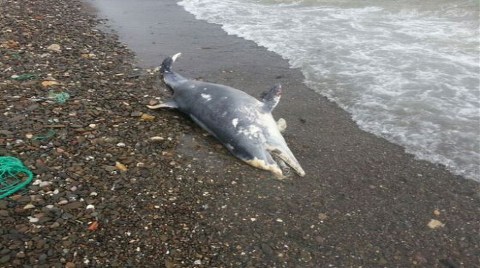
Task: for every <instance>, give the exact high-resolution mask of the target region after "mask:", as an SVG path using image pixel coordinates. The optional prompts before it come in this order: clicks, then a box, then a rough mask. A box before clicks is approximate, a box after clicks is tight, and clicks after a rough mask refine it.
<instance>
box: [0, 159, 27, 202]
mask: <svg viewBox="0 0 480 268" xmlns="http://www.w3.org/2000/svg"><path fill="white" fill-rule="evenodd" d="M22 174H23V176H22ZM25 175H26V176H28V178H27V179H26V180H22V178H23V177H24V176H25ZM32 179H33V173H32V172H31V171H30V170H29V169H28V168H27V167H25V166H24V165H23V163H22V161H20V160H18V159H17V158H15V157H11V156H0V199H3V198H5V197H7V196H9V195H11V194H13V193H15V192H17V191H18V190H20V189H23V188H24V187H25V186H27V185H28V184H29V183H30V182H31V181H32Z"/></svg>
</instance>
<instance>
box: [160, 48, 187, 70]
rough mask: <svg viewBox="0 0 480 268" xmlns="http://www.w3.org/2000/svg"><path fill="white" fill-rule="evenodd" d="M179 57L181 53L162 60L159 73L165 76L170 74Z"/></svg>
mask: <svg viewBox="0 0 480 268" xmlns="http://www.w3.org/2000/svg"><path fill="white" fill-rule="evenodd" d="M180 55H182V53H177V54H175V55H173V56H171V57H168V58H166V59H164V60H163V62H162V66H160V73H161V74H165V73H170V72H172V64H173V63H174V62H175V60H176V59H177V58H178V57H180Z"/></svg>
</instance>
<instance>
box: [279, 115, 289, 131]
mask: <svg viewBox="0 0 480 268" xmlns="http://www.w3.org/2000/svg"><path fill="white" fill-rule="evenodd" d="M277 128H278V131H280V133H283V132H284V131H285V129H287V121H285V119H283V118H280V119H278V120H277Z"/></svg>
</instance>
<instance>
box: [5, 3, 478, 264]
mask: <svg viewBox="0 0 480 268" xmlns="http://www.w3.org/2000/svg"><path fill="white" fill-rule="evenodd" d="M10 2H12V1H8V0H7V1H6V2H5V3H10ZM39 2H41V3H43V5H42V7H43V6H45V7H52V9H50V10H56V9H55V8H53V7H58V6H63V7H64V9H65V10H62V12H64V13H63V14H61V15H62V16H53V18H52V17H49V16H48V15H49V13H50V12H52V11H49V9H48V8H40V6H37V5H35V4H30V6H29V7H28V8H27V10H29V11H30V10H32V11H35V12H36V13H35V14H38V16H42V19H41V20H40V19H35V20H38V21H39V23H38V24H37V26H36V27H39V29H40V33H48V32H49V31H51V30H50V29H49V28H48V27H46V25H48V24H46V23H44V22H45V21H44V20H46V21H48V20H52V21H51V23H52V22H53V23H55V25H57V27H59V29H60V28H62V33H61V34H58V36H62V37H63V38H60V39H53V40H50V41H52V42H54V41H56V42H63V43H62V44H61V45H62V47H63V46H70V47H72V49H71V50H69V51H70V52H68V51H65V52H64V51H62V52H60V53H56V54H55V53H54V52H52V53H51V55H53V57H52V56H49V57H50V58H49V59H50V61H51V62H50V63H49V64H50V66H47V67H48V68H50V71H48V68H45V70H43V69H42V73H41V75H42V78H44V77H45V76H46V75H47V74H48V73H52V71H51V70H53V73H54V76H55V77H57V79H59V80H60V79H61V80H65V81H62V82H63V83H64V84H65V85H69V86H65V87H63V88H62V89H63V90H67V91H69V92H70V93H71V95H72V99H71V100H70V101H69V102H67V105H66V106H61V105H59V104H53V105H52V104H47V103H43V104H40V105H38V106H37V107H34V109H33V110H32V111H34V112H33V113H31V114H30V116H31V117H34V119H35V120H33V122H34V123H31V122H30V123H27V122H23V121H18V115H20V114H22V113H24V111H25V110H27V111H30V110H29V109H32V107H31V103H30V102H29V101H28V98H29V97H30V96H31V95H35V94H34V93H36V94H41V93H42V92H45V89H43V88H41V87H37V86H35V85H33V84H32V85H25V84H24V83H23V84H22V83H18V84H16V82H13V84H12V83H10V82H8V83H7V82H5V81H7V80H8V76H5V77H3V78H2V80H3V81H4V82H2V87H0V90H2V94H3V96H4V97H3V100H2V99H0V100H1V102H0V103H7V101H8V103H9V105H13V107H14V108H13V109H10V110H8V117H6V120H2V121H3V122H2V125H1V127H0V128H1V129H2V130H7V131H8V133H7V132H6V131H3V132H1V133H7V134H8V135H6V136H5V137H4V136H0V141H2V143H1V144H2V145H5V147H4V148H2V147H0V150H2V154H9V155H14V156H18V157H20V158H22V160H23V161H25V162H26V164H27V166H29V167H32V168H34V171H35V173H36V174H37V176H38V179H40V180H42V181H48V182H50V184H49V185H48V186H47V187H46V188H45V187H40V186H31V187H28V189H27V193H24V194H18V195H15V198H10V199H8V200H7V199H6V200H1V201H0V210H1V212H2V213H0V215H1V217H2V218H0V219H1V220H2V223H3V225H4V229H5V231H4V232H2V239H3V241H7V243H8V244H10V245H19V246H18V247H13V246H11V247H10V249H9V251H8V252H6V253H5V254H4V256H7V255H8V256H10V257H9V258H10V259H9V260H12V261H15V262H12V263H13V265H21V264H30V265H35V264H39V262H38V259H43V262H44V263H43V264H49V266H52V265H56V264H62V265H63V266H65V265H66V264H68V265H70V266H69V267H88V266H91V265H99V266H115V265H120V266H125V265H133V266H145V267H149V266H151V265H152V264H154V263H155V264H160V265H161V264H164V265H165V266H166V267H193V266H196V267H238V266H252V267H262V266H263V267H265V266H278V267H299V266H300V267H318V265H323V266H326V265H329V264H330V265H332V266H339V267H344V266H404V267H405V266H415V265H418V266H439V267H442V266H447V267H457V266H458V267H472V266H474V265H476V264H477V263H478V262H479V261H480V257H479V256H480V248H479V247H480V245H479V243H478V242H479V241H480V237H479V234H478V230H480V186H479V184H478V183H475V182H474V181H468V180H465V179H463V178H461V177H458V176H454V175H452V174H451V173H449V172H448V171H447V170H446V169H445V168H443V167H440V166H437V165H434V164H431V163H428V162H426V161H419V160H415V159H414V157H413V156H412V155H409V154H406V153H405V152H404V149H403V148H401V147H400V146H397V145H394V144H391V143H389V142H387V141H385V140H383V139H380V138H378V137H375V136H374V135H373V134H369V133H366V132H364V131H362V130H360V129H359V128H358V127H357V126H356V124H355V123H354V122H353V121H352V120H351V119H350V116H349V115H348V114H347V113H346V112H345V111H343V110H341V109H340V108H339V107H338V106H337V105H336V104H334V103H332V102H330V101H328V100H327V99H326V98H324V97H321V96H319V95H318V94H316V93H314V92H313V91H312V90H310V89H308V88H306V86H305V85H303V83H302V81H303V76H302V75H301V73H300V72H299V71H298V70H292V69H290V68H289V66H288V63H287V62H286V61H285V60H283V59H281V58H280V57H279V56H278V55H276V54H274V53H272V52H269V51H267V50H265V49H264V48H261V47H258V46H256V45H255V44H254V43H253V42H250V41H245V40H243V39H240V38H238V37H233V36H228V35H227V34H226V33H224V32H223V31H222V30H221V29H220V27H219V26H218V25H211V24H208V23H205V22H202V21H196V20H195V19H194V18H193V16H192V15H190V14H189V13H187V12H186V11H184V10H183V9H181V7H179V6H177V5H176V2H175V1H167V2H161V3H156V4H157V5H159V7H160V9H159V10H153V9H152V7H150V11H151V12H157V18H156V19H159V20H161V19H165V20H167V21H163V22H162V23H161V24H159V25H160V26H159V28H158V29H160V31H159V32H155V33H154V34H151V35H158V37H159V38H160V39H159V40H156V41H155V40H154V41H150V42H156V45H157V46H158V47H157V48H156V50H157V51H158V52H157V53H159V54H158V55H157V56H151V58H158V62H161V60H162V59H163V57H165V56H169V55H172V54H174V53H176V52H178V50H183V51H182V52H183V55H182V58H180V59H179V60H178V61H177V62H178V64H177V65H176V69H177V70H178V71H179V72H180V73H182V74H185V75H186V76H188V77H193V78H202V79H204V80H207V81H212V82H218V83H222V84H228V85H231V86H233V87H236V88H240V89H244V90H245V91H247V92H248V93H250V94H252V95H253V96H258V95H259V93H260V92H261V91H262V90H265V89H268V88H269V87H270V86H271V84H272V83H278V82H280V83H282V85H283V87H284V88H285V93H284V95H283V97H282V100H281V101H280V103H279V105H278V107H277V108H276V109H275V111H274V116H275V118H278V117H283V118H285V119H286V121H287V123H288V125H289V126H288V128H287V130H286V133H285V134H284V136H285V139H286V141H287V143H288V145H289V146H290V148H291V149H292V151H293V152H294V154H295V156H296V157H297V159H298V160H299V162H300V163H301V164H302V166H303V168H304V169H305V171H306V172H307V175H306V176H305V177H304V178H300V177H296V176H294V177H292V178H291V179H289V180H286V181H278V180H275V179H272V176H271V175H270V174H269V173H268V172H264V171H260V170H257V169H254V168H251V167H249V166H247V165H246V164H244V163H242V162H240V161H239V160H237V159H235V158H234V157H233V156H231V155H230V154H229V153H228V152H227V151H226V150H225V149H224V148H223V147H222V146H220V145H219V144H218V143H217V142H216V141H215V140H214V139H213V138H212V137H210V136H208V135H206V134H205V132H204V131H203V130H201V129H200V128H199V127H197V126H196V125H195V124H193V123H192V122H191V121H190V120H188V119H186V118H185V117H183V116H182V115H180V114H179V113H178V112H176V111H171V110H165V111H163V110H160V111H155V112H153V111H149V110H148V109H147V108H146V107H145V104H148V103H149V102H150V101H152V100H153V99H155V97H161V99H162V100H163V99H165V98H168V95H169V92H168V90H166V89H165V87H164V86H163V85H162V84H161V83H160V82H159V80H158V78H157V77H156V75H154V74H146V75H144V76H140V77H137V76H135V75H131V74H132V73H135V71H134V65H133V63H132V64H131V63H129V62H131V61H132V60H133V59H132V57H133V55H131V54H130V52H129V51H128V50H127V49H126V48H125V47H123V46H122V45H120V44H118V43H117V42H116V41H115V40H114V39H113V40H112V38H111V35H109V34H103V33H99V32H97V30H95V29H94V28H93V27H94V25H95V24H96V23H94V22H92V18H90V17H89V16H90V15H87V13H86V12H87V10H85V9H84V7H82V4H81V2H79V1H76V0H71V1H63V0H41V1H39ZM104 2H105V3H107V4H108V1H104ZM126 2H128V1H126ZM147 2H148V1H146V2H144V4H145V3H147ZM5 3H3V4H2V7H4V8H5V10H7V12H13V13H15V12H16V13H15V14H17V15H18V16H19V18H21V17H22V16H23V17H28V14H29V13H28V12H29V11H22V10H20V9H18V8H15V5H14V4H11V6H8V5H6V4H5ZM36 3H37V2H36ZM71 4H74V6H75V7H78V8H80V9H78V10H77V9H73V10H69V8H70V9H72V8H71V7H70V6H69V5H71ZM135 5H136V6H137V7H140V6H142V2H139V3H136V4H135ZM117 6H121V3H120V2H118V5H117ZM90 12H91V11H90ZM130 12H133V9H132V10H130ZM158 12H160V13H158ZM9 14H10V13H9ZM96 15H97V16H98V15H100V14H98V13H97V14H96ZM126 15H128V14H125V16H126ZM145 17H147V16H145ZM137 18H138V16H137ZM3 20H13V19H12V17H9V18H6V17H2V21H3ZM35 20H32V21H29V22H30V23H36V21H35ZM69 21H78V24H80V26H79V25H75V24H72V23H68V22H69ZM40 22H41V23H40ZM21 23H22V22H21V20H20V22H17V24H15V23H13V24H12V22H10V24H8V25H19V26H18V27H20V25H22V24H21ZM60 25H61V26H60ZM169 25H170V26H171V27H169ZM173 25H174V26H175V27H173ZM75 27H81V29H82V30H84V31H85V32H86V33H88V34H87V35H85V34H83V33H82V32H81V31H79V30H78V31H77V30H74V29H75ZM32 29H33V28H32ZM114 30H116V31H117V32H118V33H119V35H120V40H121V41H122V42H125V37H122V32H121V30H118V29H115V28H114ZM199 33H201V34H199ZM8 36H9V37H11V38H14V39H16V40H19V41H20V43H21V46H20V48H15V47H13V48H9V49H10V50H12V51H13V50H15V49H20V50H22V47H26V48H25V49H23V50H24V51H27V52H24V53H27V54H28V53H32V54H35V55H36V54H38V55H40V54H41V53H43V52H44V51H45V48H46V47H47V46H48V45H49V43H45V44H43V43H42V44H39V45H38V46H37V45H34V46H32V47H30V48H28V46H27V44H28V43H29V42H32V41H31V40H30V39H28V38H33V37H32V36H26V37H22V36H20V35H19V36H17V35H16V34H15V33H13V32H10V33H9V34H8ZM54 37H55V36H52V38H54ZM192 37H194V38H193V39H192ZM22 38H24V39H22ZM25 39H26V40H25ZM133 39H136V40H140V39H139V37H133ZM29 40H30V41H29ZM188 40H190V41H188ZM0 41H2V42H3V41H4V40H0ZM24 43H25V44H24ZM126 43H128V42H126ZM86 47H88V48H89V49H88V51H85V48H86ZM137 49H138V48H137ZM139 50H140V51H141V50H142V48H139ZM2 52H6V48H4V50H3V51H2ZM7 52H8V51H7ZM2 54H4V53H2ZM90 54H93V55H96V58H94V57H93V56H84V57H85V58H83V59H82V56H81V55H90ZM4 55H5V54H4ZM137 55H140V54H138V53H137ZM63 57H65V58H66V59H65V60H62V58H63ZM89 57H92V58H89ZM125 59H126V61H125ZM137 59H138V58H137ZM21 60H23V58H22V59H21ZM31 60H32V61H33V62H43V60H42V58H41V57H32V59H31ZM65 62H69V63H70V64H73V65H72V66H73V67H72V66H69V67H68V68H67V69H66V68H65V67H64V66H65V64H64V63H65ZM108 62H113V64H111V63H108ZM152 62H153V61H152ZM13 63H15V62H14V61H13V59H8V61H6V62H5V63H4V65H6V66H7V67H8V65H9V64H12V66H13V67H12V68H13V70H12V71H11V72H13V71H20V70H25V69H27V70H28V67H30V66H31V65H29V64H27V63H25V62H23V63H22V64H23V65H18V64H17V65H13ZM252 63H254V64H252ZM18 66H24V67H22V68H19V67H18ZM77 67H78V68H79V69H76V68H77ZM2 69H5V66H3V67H2ZM70 69H71V70H72V71H70V73H72V74H73V75H70V76H68V77H67V76H64V72H65V70H67V71H68V70H70ZM120 73H122V74H124V75H121V76H119V75H118V74H120ZM77 74H78V75H77ZM6 75H10V73H9V72H7V73H6ZM130 77H132V78H130ZM77 82H78V85H79V86H75V85H77ZM25 87H32V89H31V91H24V90H22V88H25ZM85 89H90V91H89V90H85ZM7 90H8V91H7ZM47 91H48V90H47ZM13 92H14V93H15V94H17V95H19V96H20V98H19V99H17V100H13V101H12V100H11V99H8V100H7V99H6V97H8V96H10V95H12V94H13ZM125 103H126V104H125ZM62 109H63V110H62ZM6 111H7V110H4V109H2V110H1V112H2V114H4V113H5V112H6ZM74 111H75V112H77V114H76V116H71V115H70V114H72V113H73V112H74ZM142 113H145V114H149V115H153V116H155V118H154V119H151V121H148V120H147V121H145V120H141V119H140V116H141V114H142ZM52 117H55V118H58V120H59V121H60V122H61V123H62V124H63V125H65V126H67V127H65V128H64V129H60V130H58V131H57V132H58V133H59V134H58V135H57V136H56V137H55V138H54V139H53V140H52V141H51V145H50V143H48V142H47V143H40V144H39V143H35V142H33V141H32V142H30V141H28V140H27V141H26V142H24V143H23V144H21V143H20V144H17V145H10V146H7V145H6V143H7V142H9V143H10V144H14V142H15V140H17V139H20V138H22V139H23V137H24V136H25V133H29V132H35V133H34V134H36V132H41V131H42V130H44V129H45V126H44V125H46V124H49V125H51V124H50V123H48V122H49V121H48V120H49V119H51V118H52ZM15 118H16V119H15ZM15 120H17V121H15ZM149 120H150V119H149ZM35 122H40V123H41V124H38V123H35ZM92 124H94V125H95V127H94V128H92V127H91V126H92ZM13 125H14V126H15V127H12V126H13ZM319 133H320V134H321V135H319ZM2 135H3V134H2ZM153 136H158V137H162V141H161V142H159V143H154V142H151V141H150V140H149V139H150V138H151V137H153ZM119 144H120V145H122V144H123V145H122V146H119ZM42 146H44V147H47V148H44V147H42ZM49 146H50V147H49ZM59 148H60V149H59ZM65 152H67V153H68V155H66V154H65ZM89 157H93V158H94V159H95V160H94V161H92V160H88V159H91V158H89ZM85 159H87V160H85ZM39 160H41V161H39ZM116 162H120V163H122V164H123V165H125V166H126V168H127V170H123V171H122V167H121V166H118V165H116V164H115V163H116ZM119 167H120V168H119ZM73 187H75V190H72V189H73ZM55 189H57V190H59V192H60V193H57V194H51V193H52V192H54V191H55ZM92 193H95V195H92ZM72 195H73V196H75V199H74V200H72V199H71V197H72ZM24 196H26V197H28V198H24ZM63 200H66V202H67V203H65V201H63ZM79 203H80V204H79ZM28 204H33V205H34V206H35V208H33V209H31V208H29V209H25V207H26V205H28ZM88 204H91V205H94V206H95V211H87V210H85V207H86V206H87V205H88ZM48 205H53V206H54V208H55V209H54V210H48V208H47V206H48ZM41 213H43V215H40V214H41ZM29 217H38V218H39V219H40V220H39V222H37V223H32V222H29ZM64 218H65V219H64ZM432 219H433V220H437V221H439V222H440V223H441V224H444V225H443V227H438V226H437V227H435V228H431V227H429V226H428V224H429V223H430V222H431V220H432ZM92 222H98V223H99V226H100V227H99V228H98V229H95V230H93V231H92V230H89V228H91V224H92ZM53 225H54V226H57V225H58V226H57V227H61V228H60V229H61V230H59V228H57V227H52V226H53ZM32 233H33V234H35V235H34V236H33V235H31V234H32ZM34 237H36V240H33V239H34ZM27 238H28V239H27ZM25 239H27V240H28V241H30V240H32V241H33V242H32V244H33V245H37V244H39V243H40V242H38V241H44V242H43V243H40V244H41V245H40V246H37V248H34V247H32V248H22V247H21V246H20V244H23V243H25V242H24V240H25ZM65 241H68V242H69V243H65ZM19 242H21V243H19ZM2 249H3V248H2ZM47 249H49V250H50V252H51V254H50V255H49V254H46V257H44V256H43V255H42V254H45V253H44V252H45V251H46V250H47ZM19 252H24V254H25V255H26V258H25V257H23V258H22V255H21V254H20V255H19ZM2 254H3V253H2ZM1 257H3V256H0V258H1ZM40 257H41V258H40ZM86 260H88V262H86ZM40 265H42V263H40ZM72 265H73V266H72Z"/></svg>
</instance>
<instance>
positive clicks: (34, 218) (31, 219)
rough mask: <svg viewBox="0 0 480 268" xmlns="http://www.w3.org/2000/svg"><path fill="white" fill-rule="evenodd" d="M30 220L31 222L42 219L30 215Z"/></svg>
mask: <svg viewBox="0 0 480 268" xmlns="http://www.w3.org/2000/svg"><path fill="white" fill-rule="evenodd" d="M28 220H29V221H30V222H31V223H36V222H38V221H39V220H40V219H39V218H36V217H28Z"/></svg>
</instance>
